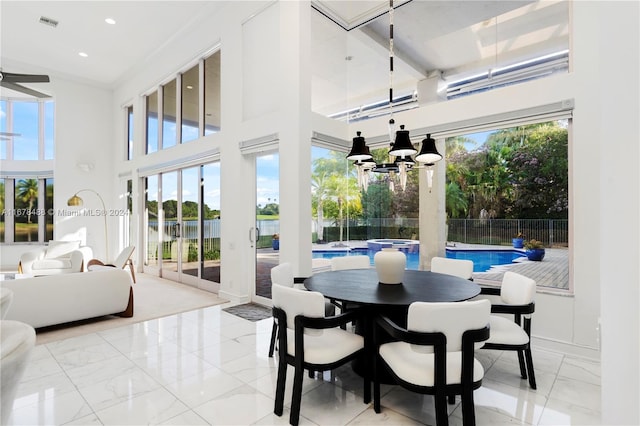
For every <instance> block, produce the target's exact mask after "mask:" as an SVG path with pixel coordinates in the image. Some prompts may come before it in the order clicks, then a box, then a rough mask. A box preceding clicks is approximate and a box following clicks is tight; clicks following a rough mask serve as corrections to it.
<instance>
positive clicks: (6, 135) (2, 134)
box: [0, 132, 22, 140]
mask: <svg viewBox="0 0 640 426" xmlns="http://www.w3.org/2000/svg"><path fill="white" fill-rule="evenodd" d="M16 136H22V135H21V134H20V133H13V132H0V138H2V139H3V140H9V139H11V138H14V137H16Z"/></svg>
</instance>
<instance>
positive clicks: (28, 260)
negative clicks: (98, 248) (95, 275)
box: [18, 241, 93, 276]
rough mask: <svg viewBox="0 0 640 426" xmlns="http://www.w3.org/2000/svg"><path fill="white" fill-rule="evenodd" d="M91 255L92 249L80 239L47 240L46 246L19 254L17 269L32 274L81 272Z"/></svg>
mask: <svg viewBox="0 0 640 426" xmlns="http://www.w3.org/2000/svg"><path fill="white" fill-rule="evenodd" d="M92 257H93V250H91V248H90V247H87V246H82V247H81V246H80V241H49V244H48V245H47V246H46V247H39V248H36V249H33V250H29V251H27V252H25V253H23V254H22V255H21V256H20V263H19V264H18V271H19V272H22V273H23V274H29V275H34V276H41V275H57V274H69V273H73V272H81V271H83V270H84V266H85V265H86V263H87V262H88V261H89V260H90V259H91V258H92Z"/></svg>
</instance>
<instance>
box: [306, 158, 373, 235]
mask: <svg viewBox="0 0 640 426" xmlns="http://www.w3.org/2000/svg"><path fill="white" fill-rule="evenodd" d="M354 172H355V169H354V168H353V167H349V162H348V161H347V160H346V159H345V157H344V154H343V153H341V152H337V151H330V152H329V156H328V157H323V158H318V159H316V160H314V161H313V172H312V175H311V191H312V204H313V208H314V210H315V211H316V215H317V218H318V239H323V238H324V232H323V227H322V224H323V221H324V218H325V217H328V218H332V219H334V220H335V221H336V222H337V223H338V224H339V225H340V226H341V232H340V236H341V238H342V225H343V217H344V211H345V210H347V212H348V215H349V217H355V216H359V215H361V212H362V205H361V203H360V191H359V190H358V187H357V181H356V178H355V174H354Z"/></svg>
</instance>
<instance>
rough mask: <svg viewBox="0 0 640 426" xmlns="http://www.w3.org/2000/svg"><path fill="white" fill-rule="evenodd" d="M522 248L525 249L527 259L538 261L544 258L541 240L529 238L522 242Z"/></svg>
mask: <svg viewBox="0 0 640 426" xmlns="http://www.w3.org/2000/svg"><path fill="white" fill-rule="evenodd" d="M524 248H525V249H526V254H527V258H528V259H529V260H534V261H537V262H539V261H541V260H542V259H544V254H545V250H544V244H543V243H542V241H538V240H529V241H527V242H525V243H524Z"/></svg>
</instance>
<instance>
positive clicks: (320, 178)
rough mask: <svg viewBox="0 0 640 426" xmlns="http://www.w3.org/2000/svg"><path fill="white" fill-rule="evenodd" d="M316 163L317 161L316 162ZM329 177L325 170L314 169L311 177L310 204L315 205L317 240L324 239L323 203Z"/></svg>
mask: <svg viewBox="0 0 640 426" xmlns="http://www.w3.org/2000/svg"><path fill="white" fill-rule="evenodd" d="M316 161H317V160H316ZM328 185H329V175H328V173H327V171H326V170H317V169H314V173H313V175H311V197H312V202H313V203H315V205H316V211H317V212H318V239H319V240H323V239H324V227H323V223H324V201H325V199H326V198H327V192H328V190H329V188H328Z"/></svg>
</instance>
